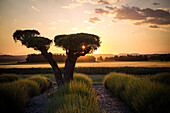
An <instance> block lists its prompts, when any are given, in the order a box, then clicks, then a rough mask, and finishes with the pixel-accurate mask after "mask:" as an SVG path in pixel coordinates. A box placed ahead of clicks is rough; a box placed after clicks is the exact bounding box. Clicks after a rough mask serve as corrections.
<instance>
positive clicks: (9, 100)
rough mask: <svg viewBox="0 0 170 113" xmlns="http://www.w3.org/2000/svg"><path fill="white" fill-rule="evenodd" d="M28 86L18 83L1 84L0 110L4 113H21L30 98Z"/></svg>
mask: <svg viewBox="0 0 170 113" xmlns="http://www.w3.org/2000/svg"><path fill="white" fill-rule="evenodd" d="M27 88H28V87H27V85H26V84H23V85H20V84H19V83H17V82H12V83H2V84H0V110H1V112H2V113H9V112H19V111H20V110H21V109H22V108H24V106H25V105H26V103H27V101H28V99H29V96H28V89H27Z"/></svg>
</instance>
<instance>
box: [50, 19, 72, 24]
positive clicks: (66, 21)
mask: <svg viewBox="0 0 170 113" xmlns="http://www.w3.org/2000/svg"><path fill="white" fill-rule="evenodd" d="M58 22H65V23H68V22H70V21H69V20H62V19H59V20H57V21H52V22H50V23H49V24H50V25H56V24H57V23H58Z"/></svg>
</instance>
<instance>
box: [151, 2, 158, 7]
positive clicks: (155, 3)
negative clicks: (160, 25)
mask: <svg viewBox="0 0 170 113" xmlns="http://www.w3.org/2000/svg"><path fill="white" fill-rule="evenodd" d="M152 5H155V6H157V5H160V3H157V2H154V3H153V4H152Z"/></svg>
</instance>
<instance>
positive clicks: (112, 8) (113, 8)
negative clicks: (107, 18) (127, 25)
mask: <svg viewBox="0 0 170 113" xmlns="http://www.w3.org/2000/svg"><path fill="white" fill-rule="evenodd" d="M106 8H107V9H109V10H111V11H114V10H115V9H117V7H111V6H106Z"/></svg>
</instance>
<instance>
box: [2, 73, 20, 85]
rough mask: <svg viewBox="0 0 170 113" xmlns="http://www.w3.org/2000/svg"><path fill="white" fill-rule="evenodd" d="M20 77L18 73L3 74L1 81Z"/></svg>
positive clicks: (9, 80) (14, 79) (10, 80)
mask: <svg viewBox="0 0 170 113" xmlns="http://www.w3.org/2000/svg"><path fill="white" fill-rule="evenodd" d="M19 78H20V77H19V76H18V75H16V74H2V75H0V83H5V82H13V81H16V80H18V79H19Z"/></svg>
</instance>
